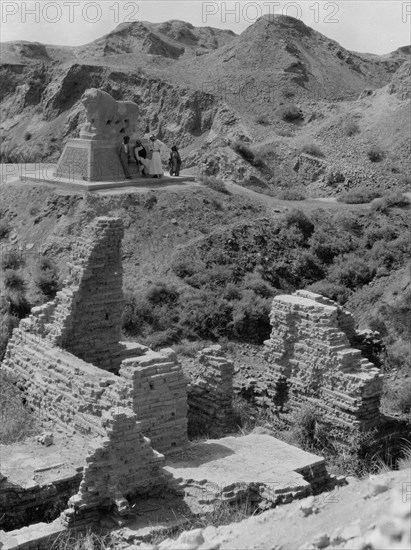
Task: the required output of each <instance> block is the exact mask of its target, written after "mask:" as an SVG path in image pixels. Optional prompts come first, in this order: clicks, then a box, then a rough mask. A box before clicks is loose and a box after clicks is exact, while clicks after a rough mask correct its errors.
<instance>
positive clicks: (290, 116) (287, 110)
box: [279, 103, 303, 122]
mask: <svg viewBox="0 0 411 550" xmlns="http://www.w3.org/2000/svg"><path fill="white" fill-rule="evenodd" d="M279 114H280V117H281V118H282V119H283V120H285V121H286V122H293V121H295V120H301V119H302V118H303V113H302V111H301V109H300V108H299V107H297V105H295V104H294V103H290V104H288V105H284V106H283V107H281V108H280V110H279Z"/></svg>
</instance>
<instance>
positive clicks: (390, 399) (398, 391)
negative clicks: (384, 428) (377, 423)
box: [381, 380, 411, 414]
mask: <svg viewBox="0 0 411 550" xmlns="http://www.w3.org/2000/svg"><path fill="white" fill-rule="evenodd" d="M381 405H382V407H383V409H384V410H385V411H386V412H388V413H401V414H408V413H410V412H411V384H409V383H405V384H401V385H397V384H394V383H393V382H392V381H390V380H388V381H386V382H385V386H384V390H383V395H382V403H381Z"/></svg>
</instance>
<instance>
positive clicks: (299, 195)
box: [276, 189, 307, 201]
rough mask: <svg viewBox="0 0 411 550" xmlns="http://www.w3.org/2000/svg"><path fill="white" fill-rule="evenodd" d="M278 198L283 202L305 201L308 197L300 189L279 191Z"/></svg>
mask: <svg viewBox="0 0 411 550" xmlns="http://www.w3.org/2000/svg"><path fill="white" fill-rule="evenodd" d="M276 197H277V198H278V199H281V200H283V201H303V200H305V199H306V198H307V195H306V194H305V193H304V192H303V191H299V190H298V189H283V190H281V191H278V193H277V194H276Z"/></svg>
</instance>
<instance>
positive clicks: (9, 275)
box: [3, 269, 26, 290]
mask: <svg viewBox="0 0 411 550" xmlns="http://www.w3.org/2000/svg"><path fill="white" fill-rule="evenodd" d="M3 280H4V286H5V287H6V288H8V289H10V290H24V289H25V287H26V283H25V281H24V279H23V277H22V276H21V275H20V274H19V273H18V272H17V271H15V270H14V269H6V271H5V272H4V274H3Z"/></svg>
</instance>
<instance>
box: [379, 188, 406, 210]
mask: <svg viewBox="0 0 411 550" xmlns="http://www.w3.org/2000/svg"><path fill="white" fill-rule="evenodd" d="M409 204H410V201H409V199H408V197H406V196H405V195H403V194H402V193H400V192H395V193H390V194H389V195H386V196H384V197H381V198H380V199H377V200H376V201H375V202H374V203H373V205H372V209H373V210H376V211H381V212H387V211H388V209H389V208H392V207H394V206H396V207H404V206H409Z"/></svg>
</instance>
